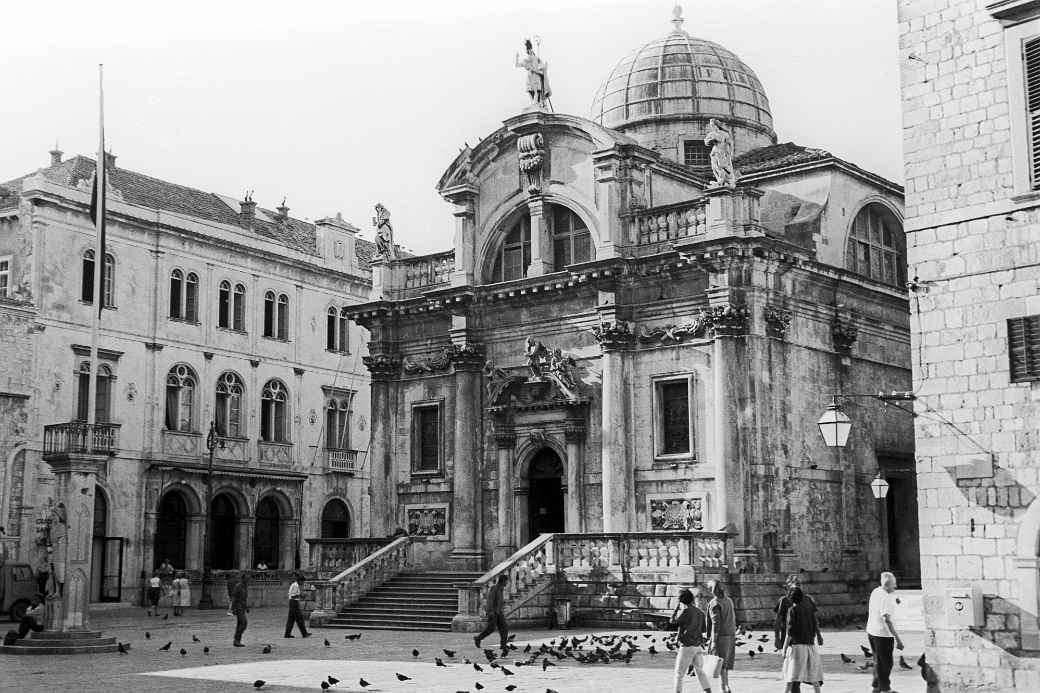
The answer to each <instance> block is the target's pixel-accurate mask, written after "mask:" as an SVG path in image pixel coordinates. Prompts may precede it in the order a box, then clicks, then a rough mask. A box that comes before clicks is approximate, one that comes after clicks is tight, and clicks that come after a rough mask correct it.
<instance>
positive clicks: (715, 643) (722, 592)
mask: <svg viewBox="0 0 1040 693" xmlns="http://www.w3.org/2000/svg"><path fill="white" fill-rule="evenodd" d="M708 589H710V590H711V594H712V599H711V602H709V603H708V652H709V653H711V654H713V655H715V656H716V657H717V658H718V659H719V660H720V661H719V662H718V669H719V671H718V673H715V672H713V671H712V670H711V669H710V668H709V664H713V665H714V664H715V663H714V662H707V661H706V662H705V665H704V668H705V670H706V671H708V673H709V675H710V676H712V677H715V676H719V675H721V676H722V693H730V689H729V670H730V669H732V668H733V663H734V661H735V660H736V649H737V647H736V638H737V617H736V611H735V608H734V606H733V600H732V599H730V598H729V595H727V594H726V588H725V587H723V586H722V583H721V582H719V581H718V580H713V581H712V582H710V583H708Z"/></svg>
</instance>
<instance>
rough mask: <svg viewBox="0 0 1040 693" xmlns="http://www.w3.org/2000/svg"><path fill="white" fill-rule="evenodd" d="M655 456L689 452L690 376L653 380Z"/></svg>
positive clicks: (691, 437)
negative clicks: (654, 381)
mask: <svg viewBox="0 0 1040 693" xmlns="http://www.w3.org/2000/svg"><path fill="white" fill-rule="evenodd" d="M655 385H656V387H655V392H654V395H655V405H656V412H655V417H654V418H655V419H656V421H655V427H656V429H657V430H656V433H657V435H656V438H657V444H656V448H657V455H658V456H659V457H660V456H665V455H684V456H688V455H693V454H694V430H693V416H692V413H693V407H692V406H691V402H692V400H693V381H692V378H690V377H682V378H676V379H668V380H659V381H657V382H656V383H655Z"/></svg>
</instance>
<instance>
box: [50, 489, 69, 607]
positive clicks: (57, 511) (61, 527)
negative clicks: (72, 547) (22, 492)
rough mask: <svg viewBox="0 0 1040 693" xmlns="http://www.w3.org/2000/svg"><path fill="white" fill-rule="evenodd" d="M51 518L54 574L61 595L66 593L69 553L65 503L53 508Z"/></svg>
mask: <svg viewBox="0 0 1040 693" xmlns="http://www.w3.org/2000/svg"><path fill="white" fill-rule="evenodd" d="M49 520H50V521H49V525H50V543H51V547H52V548H53V553H52V554H51V566H52V576H53V579H54V584H55V587H56V588H57V589H56V590H55V591H56V592H57V593H58V595H59V596H61V595H64V593H65V559H66V557H67V556H68V553H69V521H68V514H67V512H66V510H65V504H64V503H58V505H57V506H56V507H54V508H51V516H50V518H49Z"/></svg>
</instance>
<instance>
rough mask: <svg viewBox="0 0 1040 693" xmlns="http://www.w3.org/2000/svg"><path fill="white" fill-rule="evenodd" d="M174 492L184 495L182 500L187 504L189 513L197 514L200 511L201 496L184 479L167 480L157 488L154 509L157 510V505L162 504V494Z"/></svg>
mask: <svg viewBox="0 0 1040 693" xmlns="http://www.w3.org/2000/svg"><path fill="white" fill-rule="evenodd" d="M170 492H176V493H180V494H181V495H182V496H184V502H185V504H186V505H187V509H188V514H189V515H198V514H199V513H201V512H202V496H200V495H199V492H198V491H196V490H195V487H193V486H192V485H191V484H189V483H188V482H187V481H184V480H175V481H170V482H167V483H166V485H165V486H163V487H162V488H161V489H159V493H158V494H157V495H156V500H155V511H156V512H158V511H159V506H160V505H161V504H162V499H163V496H165V495H166V494H167V493H170Z"/></svg>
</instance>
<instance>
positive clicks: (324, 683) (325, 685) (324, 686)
mask: <svg viewBox="0 0 1040 693" xmlns="http://www.w3.org/2000/svg"><path fill="white" fill-rule="evenodd" d="M321 690H323V691H327V690H329V682H328V681H322V682H321Z"/></svg>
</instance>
